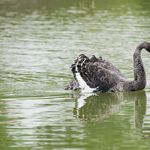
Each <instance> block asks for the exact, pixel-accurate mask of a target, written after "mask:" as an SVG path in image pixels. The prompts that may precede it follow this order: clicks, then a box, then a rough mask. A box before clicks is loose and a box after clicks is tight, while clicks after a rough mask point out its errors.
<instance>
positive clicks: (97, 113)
mask: <svg viewBox="0 0 150 150" xmlns="http://www.w3.org/2000/svg"><path fill="white" fill-rule="evenodd" d="M126 100H132V101H135V121H134V122H135V127H138V128H141V127H142V123H143V117H144V114H145V110H146V94H145V91H138V92H118V93H107V94H104V93H99V94H98V93H96V94H94V95H92V94H91V95H90V94H87V95H81V96H80V97H79V98H78V99H77V101H76V105H75V108H74V110H73V113H74V116H75V117H76V118H77V119H78V121H79V122H80V123H81V124H87V123H92V122H97V121H98V122H99V121H100V122H103V121H104V120H105V118H107V117H109V116H110V115H114V114H116V113H118V112H119V110H120V107H121V105H123V104H124V103H125V102H126Z"/></svg>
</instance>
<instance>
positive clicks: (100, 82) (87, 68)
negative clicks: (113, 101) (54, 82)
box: [64, 41, 150, 92]
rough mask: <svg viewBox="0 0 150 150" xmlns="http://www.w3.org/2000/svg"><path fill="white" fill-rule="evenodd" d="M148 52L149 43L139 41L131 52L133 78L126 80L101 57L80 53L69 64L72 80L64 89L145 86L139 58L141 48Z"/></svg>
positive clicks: (114, 88) (144, 77)
mask: <svg viewBox="0 0 150 150" xmlns="http://www.w3.org/2000/svg"><path fill="white" fill-rule="evenodd" d="M143 48H144V49H146V50H147V51H148V52H150V43H148V42H146V41H145V42H142V43H140V44H139V45H138V46H137V48H136V49H135V52H134V54H133V68H134V80H133V81H132V80H128V79H127V78H126V77H125V76H124V75H123V74H122V73H121V71H120V70H119V69H117V68H116V67H115V66H113V64H112V63H110V62H108V61H105V60H103V59H102V57H99V58H96V57H95V56H94V55H93V56H92V57H91V58H88V57H87V56H85V55H84V54H81V55H79V56H78V57H77V59H76V60H75V61H74V64H72V65H71V70H72V72H73V76H74V80H72V81H71V82H70V83H69V84H67V85H66V86H65V87H64V89H72V90H76V89H78V90H79V91H80V92H82V91H88V92H117V91H137V90H142V89H144V88H145V86H146V74H145V70H144V66H143V62H142V59H141V50H142V49H143Z"/></svg>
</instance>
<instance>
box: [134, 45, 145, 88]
mask: <svg viewBox="0 0 150 150" xmlns="http://www.w3.org/2000/svg"><path fill="white" fill-rule="evenodd" d="M142 48H143V47H141V46H140V45H139V46H138V47H137V48H136V50H135V52H134V54H133V68H134V88H135V89H134V90H142V89H144V88H145V86H146V74H145V69H144V66H143V62H142V58H141V50H142Z"/></svg>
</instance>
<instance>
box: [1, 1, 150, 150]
mask: <svg viewBox="0 0 150 150" xmlns="http://www.w3.org/2000/svg"><path fill="white" fill-rule="evenodd" d="M142 41H148V42H150V2H149V1H148V0H145V1H143V0H121V1H120V0H113V1H112V0H105V1H103V0H76V1H73V0H64V1H61V0H1V1H0V150H150V63H149V62H150V54H149V53H147V52H146V51H145V50H143V51H142V59H143V63H144V67H145V70H146V74H147V86H146V88H145V89H144V90H142V91H136V92H119V93H94V94H92V93H86V94H78V93H72V92H71V91H65V90H63V87H64V86H65V85H66V84H67V83H68V82H69V81H70V80H71V79H72V78H73V77H72V73H71V71H70V68H69V67H70V65H71V64H72V63H73V61H74V60H75V59H76V57H77V56H78V55H79V54H81V53H84V54H86V55H87V56H89V57H90V56H91V55H93V54H94V55H96V56H97V57H98V56H102V57H103V58H104V59H105V60H108V61H110V62H112V63H113V64H114V65H115V66H117V67H118V68H119V69H120V70H121V71H122V72H123V73H124V74H125V76H126V77H128V78H129V79H132V78H133V67H132V55H133V52H134V50H135V48H136V46H137V45H138V44H139V43H140V42H142Z"/></svg>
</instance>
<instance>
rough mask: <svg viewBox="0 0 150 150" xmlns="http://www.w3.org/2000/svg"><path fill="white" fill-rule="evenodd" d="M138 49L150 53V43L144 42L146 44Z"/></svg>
mask: <svg viewBox="0 0 150 150" xmlns="http://www.w3.org/2000/svg"><path fill="white" fill-rule="evenodd" d="M138 48H140V50H142V49H143V48H144V49H146V50H147V51H148V52H149V53H150V43H149V42H146V41H144V42H142V43H140V44H139V46H138Z"/></svg>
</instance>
